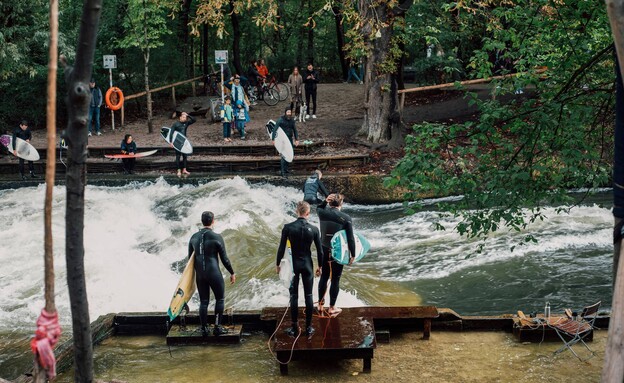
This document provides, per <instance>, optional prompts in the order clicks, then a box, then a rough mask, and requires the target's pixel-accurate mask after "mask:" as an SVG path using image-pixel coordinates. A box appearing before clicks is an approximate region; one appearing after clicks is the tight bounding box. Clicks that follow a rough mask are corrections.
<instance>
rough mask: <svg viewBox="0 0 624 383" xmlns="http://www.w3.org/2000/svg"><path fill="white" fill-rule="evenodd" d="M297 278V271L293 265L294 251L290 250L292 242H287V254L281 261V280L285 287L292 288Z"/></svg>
mask: <svg viewBox="0 0 624 383" xmlns="http://www.w3.org/2000/svg"><path fill="white" fill-rule="evenodd" d="M294 276H295V270H294V269H293V263H292V250H291V249H290V240H287V241H286V254H284V257H283V258H282V260H281V261H280V272H279V278H280V280H281V281H282V283H283V284H284V287H286V288H290V284H291V283H292V279H293V277H294Z"/></svg>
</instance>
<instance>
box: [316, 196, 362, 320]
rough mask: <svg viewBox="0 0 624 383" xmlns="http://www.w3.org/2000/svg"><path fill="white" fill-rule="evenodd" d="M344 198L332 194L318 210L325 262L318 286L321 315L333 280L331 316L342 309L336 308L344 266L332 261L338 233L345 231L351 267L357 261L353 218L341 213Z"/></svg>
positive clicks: (330, 293) (330, 299)
mask: <svg viewBox="0 0 624 383" xmlns="http://www.w3.org/2000/svg"><path fill="white" fill-rule="evenodd" d="M343 200H344V196H343V195H342V194H339V193H335V194H330V195H329V196H328V197H327V198H326V199H325V202H323V203H322V204H320V205H319V206H318V208H317V210H316V212H317V213H318V216H319V221H320V226H321V240H322V243H323V255H324V257H323V262H322V264H321V279H320V280H319V284H318V293H319V295H318V296H319V303H318V305H319V313H323V310H324V309H323V305H324V302H325V292H326V291H327V282H328V281H329V280H330V278H331V287H330V289H329V310H328V314H329V315H332V316H333V315H338V314H340V312H341V311H342V309H340V308H338V307H336V300H337V299H338V293H339V292H340V276H341V275H342V268H343V265H342V264H340V263H338V262H335V261H334V260H333V259H332V243H331V241H332V238H333V237H334V234H336V233H337V232H339V231H341V230H344V231H345V233H346V239H347V244H348V250H349V262H348V264H349V265H351V264H352V263H353V261H354V260H355V255H356V252H355V238H354V235H353V223H352V221H351V217H349V215H347V214H346V213H343V212H342V211H340V210H341V209H342V202H343Z"/></svg>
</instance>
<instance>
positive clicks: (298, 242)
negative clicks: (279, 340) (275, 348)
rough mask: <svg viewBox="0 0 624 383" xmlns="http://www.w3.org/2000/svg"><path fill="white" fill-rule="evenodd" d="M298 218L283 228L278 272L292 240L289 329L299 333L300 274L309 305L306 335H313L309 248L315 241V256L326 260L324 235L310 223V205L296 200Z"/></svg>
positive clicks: (312, 277) (312, 272)
mask: <svg viewBox="0 0 624 383" xmlns="http://www.w3.org/2000/svg"><path fill="white" fill-rule="evenodd" d="M297 216H298V218H297V220H296V221H295V222H291V223H288V224H286V225H284V228H283V229H282V238H281V239H280V244H279V248H278V250H277V273H278V274H279V272H280V262H281V260H282V258H283V257H284V252H285V251H286V240H289V241H290V248H291V251H292V263H293V271H294V273H295V275H294V277H293V279H292V281H291V283H290V288H289V290H290V315H291V319H292V326H291V327H290V328H288V329H287V330H286V333H288V335H290V336H296V335H298V334H299V326H298V324H297V314H298V312H299V308H298V307H297V300H298V299H299V276H301V280H302V281H303V291H304V294H305V305H306V334H307V335H312V333H314V328H313V327H312V310H314V301H313V299H312V285H313V283H314V271H313V269H314V268H313V265H312V252H311V250H310V247H311V246H312V243H313V242H314V246H316V257H317V262H318V265H320V264H321V261H322V259H323V250H322V246H321V237H320V234H319V230H318V229H317V228H316V227H315V226H313V225H311V224H310V223H308V217H309V216H310V204H308V203H307V202H304V201H301V202H299V203H297ZM319 272H320V266H319V267H318V268H317V274H318V273H319Z"/></svg>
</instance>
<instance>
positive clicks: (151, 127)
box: [143, 48, 154, 133]
mask: <svg viewBox="0 0 624 383" xmlns="http://www.w3.org/2000/svg"><path fill="white" fill-rule="evenodd" d="M143 59H144V60H145V93H146V96H147V132H148V133H152V132H153V131H154V123H153V121H152V120H153V111H152V92H151V91H150V86H149V60H150V50H149V48H147V49H145V51H143Z"/></svg>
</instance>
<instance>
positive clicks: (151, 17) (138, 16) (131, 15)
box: [119, 0, 171, 133]
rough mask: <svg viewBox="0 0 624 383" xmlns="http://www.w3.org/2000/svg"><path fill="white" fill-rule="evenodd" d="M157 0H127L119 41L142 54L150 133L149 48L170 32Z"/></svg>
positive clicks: (125, 46)
mask: <svg viewBox="0 0 624 383" xmlns="http://www.w3.org/2000/svg"><path fill="white" fill-rule="evenodd" d="M162 5H163V4H161V1H159V0H129V1H128V9H127V11H126V14H125V15H124V18H123V26H124V28H125V29H126V33H125V35H124V37H123V38H122V39H121V40H120V41H119V47H121V48H132V47H135V48H139V49H140V50H141V53H142V54H143V63H144V70H143V74H144V85H145V92H146V94H147V130H148V132H149V133H152V132H153V130H154V128H153V122H152V119H153V112H152V92H151V90H150V82H149V62H150V50H151V49H154V48H158V47H161V46H162V45H163V41H162V37H163V36H164V35H167V34H170V33H171V31H170V30H169V28H168V26H167V23H166V19H165V14H164V11H163V8H162Z"/></svg>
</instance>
